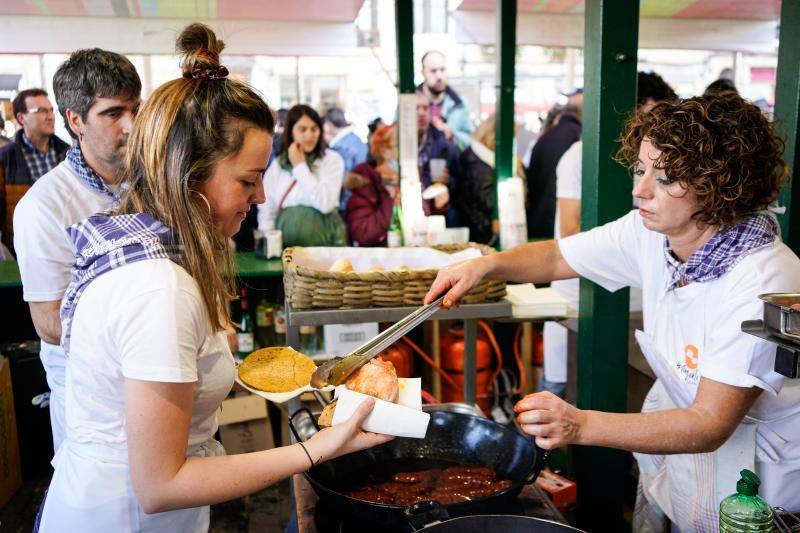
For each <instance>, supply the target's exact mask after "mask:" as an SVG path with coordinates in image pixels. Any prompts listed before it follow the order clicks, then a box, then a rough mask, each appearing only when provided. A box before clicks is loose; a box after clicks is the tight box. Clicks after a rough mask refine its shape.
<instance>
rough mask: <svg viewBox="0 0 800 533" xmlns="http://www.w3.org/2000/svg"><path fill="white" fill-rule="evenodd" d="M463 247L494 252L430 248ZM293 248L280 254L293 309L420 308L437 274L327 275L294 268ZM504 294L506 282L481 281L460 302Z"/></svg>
mask: <svg viewBox="0 0 800 533" xmlns="http://www.w3.org/2000/svg"><path fill="white" fill-rule="evenodd" d="M467 247H472V248H477V249H478V250H480V251H481V253H482V254H483V255H487V254H490V253H495V250H494V248H491V247H489V246H486V245H483V244H476V243H469V244H446V245H439V246H432V247H431V248H435V249H436V250H440V251H442V252H447V253H454V252H458V251H461V250H464V249H465V248H467ZM294 251H295V248H287V249H286V250H284V251H283V285H284V290H285V292H286V298H287V300H288V301H289V302H290V303H291V305H292V308H294V309H331V308H333V309H337V308H338V309H357V308H365V307H401V306H409V305H422V302H423V299H424V298H425V295H426V294H427V293H428V289H429V288H430V286H431V284H432V283H433V280H434V279H435V278H436V273H437V272H438V270H437V269H435V268H428V269H413V270H407V271H399V270H386V271H379V272H357V271H353V272H330V271H328V270H316V269H313V268H309V267H305V266H300V265H297V264H296V263H295V262H294V260H293V259H292V256H293V254H294ZM505 294H506V283H505V282H504V281H498V280H483V281H482V282H481V283H480V284H479V285H478V286H477V287H475V288H474V289H472V290H471V291H469V292H468V293H467V294H466V296H465V297H464V299H463V302H464V303H479V302H488V301H494V300H499V299H501V298H502V297H503V296H505Z"/></svg>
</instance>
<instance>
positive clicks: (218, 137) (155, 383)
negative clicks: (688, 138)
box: [36, 24, 390, 533]
mask: <svg viewBox="0 0 800 533" xmlns="http://www.w3.org/2000/svg"><path fill="white" fill-rule="evenodd" d="M223 47H224V44H223V42H222V41H221V40H219V39H217V38H216V36H215V35H214V32H213V31H211V29H209V28H208V27H207V26H205V25H203V24H192V25H190V26H188V27H187V28H186V29H185V30H184V31H183V32H182V33H181V35H180V37H179V38H178V41H177V49H178V51H179V52H180V53H181V55H182V61H181V68H182V71H183V75H182V76H181V77H180V78H178V79H175V80H172V81H170V82H167V83H165V84H164V85H162V86H161V87H159V88H158V89H156V90H155V92H153V94H152V95H151V96H150V98H149V99H148V100H147V102H146V103H145V104H144V105H143V106H142V108H141V111H140V112H139V114H138V116H137V118H136V122H135V124H134V128H133V133H132V134H131V138H130V141H129V146H128V156H127V166H126V176H125V182H124V186H125V187H127V191H126V192H125V194H124V196H123V197H122V199H121V202H120V206H119V208H118V209H117V211H116V212H115V213H113V214H110V215H109V214H100V215H95V216H92V217H89V218H88V219H85V220H83V221H81V222H79V223H78V224H75V225H73V226H71V227H70V228H69V229H68V233H69V235H70V238H71V239H72V242H73V244H74V247H75V250H76V265H75V268H74V269H73V277H72V280H71V282H70V285H69V287H68V288H67V292H66V293H65V295H64V298H63V300H62V307H61V321H62V332H63V333H62V339H61V343H62V346H63V347H64V350H65V353H66V354H67V360H68V362H69V363H68V365H67V368H68V370H67V385H66V405H67V417H66V418H67V437H66V439H65V440H64V443H63V444H62V446H61V447H60V448H59V450H58V453H57V454H56V457H55V459H54V461H53V464H54V466H55V473H54V474H53V478H52V481H51V483H50V488H49V490H48V492H47V495H46V498H45V502H44V504H43V507H42V511H41V512H40V516H38V517H37V523H36V528H37V530H38V531H42V532H54V531H80V532H98V533H99V532H103V533H105V532H111V531H113V532H115V533H118V532H134V531H165V532H173V531H174V532H203V531H207V530H208V528H209V505H210V504H213V503H219V502H223V501H226V500H231V499H234V498H238V497H241V496H244V495H247V494H250V493H252V492H255V491H258V490H260V489H262V488H264V487H266V486H268V485H271V484H273V483H275V482H277V481H280V480H281V479H284V478H287V477H289V476H291V475H293V474H296V473H299V472H302V471H304V470H307V469H308V468H310V467H311V466H312V465H313V464H316V463H318V462H320V461H324V460H328V459H332V458H334V457H337V456H340V455H343V454H346V453H350V452H353V451H357V450H361V449H364V448H367V447H370V446H374V445H377V444H381V443H384V442H386V441H388V440H389V438H390V437H386V436H382V435H376V434H373V433H366V432H364V431H362V430H361V429H360V427H361V423H362V422H363V420H364V418H366V416H367V415H368V414H369V412H370V410H371V408H372V405H373V404H374V402H371V401H370V402H365V403H364V404H363V405H362V406H361V407H360V409H359V410H358V411H357V412H356V414H355V415H353V417H352V418H351V419H350V420H349V421H348V422H347V423H345V424H341V425H337V426H336V427H333V428H329V429H325V430H323V431H321V432H319V433H317V434H316V435H315V436H314V437H312V438H311V439H310V440H308V441H307V442H305V443H303V444H295V445H292V446H285V447H282V448H275V449H272V450H265V451H260V452H254V453H246V454H239V455H233V456H226V455H225V452H224V449H223V448H222V446H221V444H220V443H219V442H217V441H216V440H214V439H213V435H214V433H215V432H216V430H217V418H216V417H217V415H216V413H217V411H218V409H219V406H220V404H221V403H222V400H223V399H224V398H225V397H226V396H227V394H228V392H229V391H230V390H231V387H232V385H233V377H234V372H235V368H234V362H233V357H232V355H231V352H230V349H229V348H228V345H227V342H226V338H225V329H226V328H227V327H228V326H229V325H230V323H231V319H230V316H229V314H228V302H229V301H230V300H231V299H232V298H233V297H234V295H235V292H234V287H233V279H232V274H233V266H232V256H231V254H232V250H231V249H230V247H229V246H228V245H227V240H228V238H229V237H230V236H232V235H233V234H234V233H236V232H237V231H238V230H239V227H240V225H241V222H242V221H243V220H244V217H245V214H246V213H247V212H248V210H249V209H250V206H251V205H252V204H254V203H262V202H264V199H265V198H264V187H263V185H262V176H263V173H264V170H265V167H266V165H267V160H268V157H269V153H270V150H271V145H272V135H273V131H274V127H275V123H274V118H273V115H272V112H271V110H270V109H269V107H268V106H267V104H266V103H265V102H264V101H263V100H262V98H261V97H260V96H259V95H258V94H257V93H256V92H255V91H254V90H253V89H252V88H250V87H249V86H248V85H247V84H245V83H242V82H239V81H235V80H233V79H230V78H228V77H227V74H228V71H227V69H226V68H225V67H224V66H223V65H221V64H220V60H219V54H220V52H222V49H223Z"/></svg>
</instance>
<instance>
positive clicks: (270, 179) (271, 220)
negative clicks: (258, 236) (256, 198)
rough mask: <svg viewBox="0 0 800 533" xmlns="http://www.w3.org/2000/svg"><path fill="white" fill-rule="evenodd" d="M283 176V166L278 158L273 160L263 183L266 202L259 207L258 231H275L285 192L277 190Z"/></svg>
mask: <svg viewBox="0 0 800 533" xmlns="http://www.w3.org/2000/svg"><path fill="white" fill-rule="evenodd" d="M280 174H281V165H280V163H278V157H275V159H273V160H272V164H271V165H270V166H269V168H267V171H266V172H265V173H264V179H263V180H262V183H263V185H264V195H265V196H266V198H267V199H266V200H265V201H264V203H263V204H259V205H258V230H259V231H269V230H271V229H275V219H276V218H277V216H278V203H279V202H280V201H281V198H282V197H283V194H284V192H285V191H284V192H279V191H278V190H277V185H278V181H279V178H280ZM279 195H280V196H279Z"/></svg>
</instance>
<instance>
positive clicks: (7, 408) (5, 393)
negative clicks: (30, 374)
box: [0, 356, 22, 507]
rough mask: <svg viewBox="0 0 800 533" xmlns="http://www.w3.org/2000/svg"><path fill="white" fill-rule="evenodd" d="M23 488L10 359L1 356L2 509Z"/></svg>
mask: <svg viewBox="0 0 800 533" xmlns="http://www.w3.org/2000/svg"><path fill="white" fill-rule="evenodd" d="M21 486H22V465H21V464H20V460H19V442H18V440H17V420H16V416H15V415H14V392H13V389H12V388H11V371H10V370H9V368H8V359H6V358H5V357H2V356H0V507H4V506H5V504H7V503H8V501H9V500H10V499H11V497H12V496H13V495H14V493H15V492H17V490H18V489H19V488H20V487H21Z"/></svg>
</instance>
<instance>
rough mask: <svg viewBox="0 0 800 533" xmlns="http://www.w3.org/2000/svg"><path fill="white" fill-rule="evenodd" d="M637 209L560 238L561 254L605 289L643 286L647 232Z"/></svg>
mask: <svg viewBox="0 0 800 533" xmlns="http://www.w3.org/2000/svg"><path fill="white" fill-rule="evenodd" d="M647 231H648V230H647V229H646V228H645V227H644V226H643V225H642V220H641V216H640V215H639V213H638V212H637V211H631V212H630V213H628V214H627V215H625V216H623V217H622V218H619V219H617V220H615V221H613V222H609V223H608V224H605V225H603V226H598V227H596V228H594V229H591V230H589V231H584V232H581V233H578V234H576V235H571V236H569V237H565V238H563V239H561V240H560V241H558V246H559V248H560V250H561V255H562V256H563V257H564V260H566V262H567V264H569V266H570V267H572V269H573V270H575V272H577V273H578V274H580V275H581V277H584V278H587V279H589V280H591V281H593V282H595V283H597V284H598V285H600V286H601V287H603V288H604V289H607V290H609V291H612V292H613V291H616V290H619V289H621V288H622V287H641V286H642V272H641V263H640V258H641V256H642V253H643V252H644V249H643V248H644V241H645V240H646V238H645V233H646V232H647Z"/></svg>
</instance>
